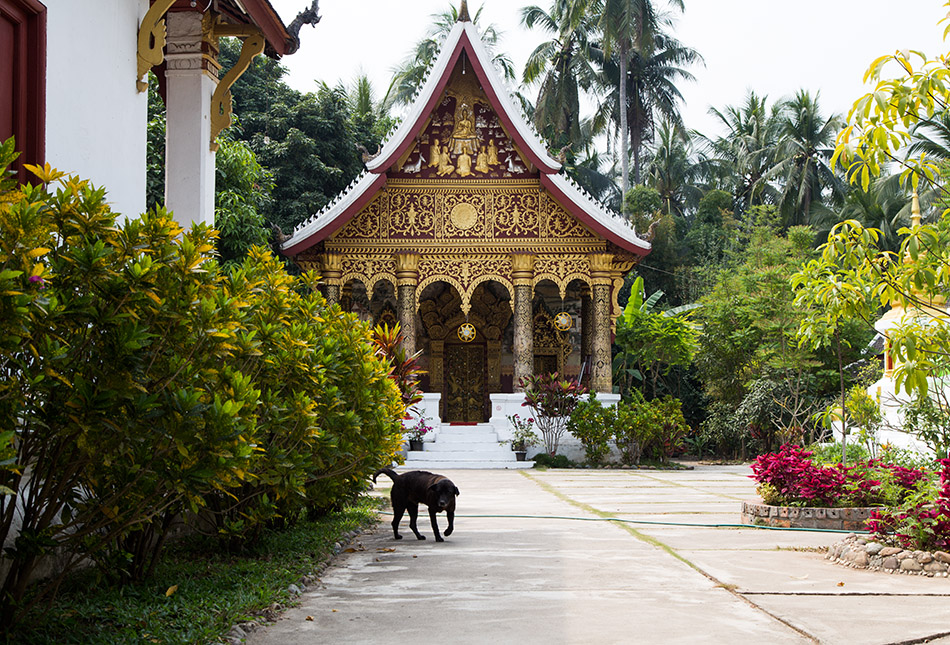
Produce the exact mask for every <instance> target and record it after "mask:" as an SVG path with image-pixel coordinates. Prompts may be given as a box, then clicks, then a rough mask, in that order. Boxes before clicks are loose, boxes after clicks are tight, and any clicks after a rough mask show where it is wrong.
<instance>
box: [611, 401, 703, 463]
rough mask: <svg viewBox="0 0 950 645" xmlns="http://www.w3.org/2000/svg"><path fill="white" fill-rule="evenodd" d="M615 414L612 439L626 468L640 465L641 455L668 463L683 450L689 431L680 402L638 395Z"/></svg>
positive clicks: (618, 408)
mask: <svg viewBox="0 0 950 645" xmlns="http://www.w3.org/2000/svg"><path fill="white" fill-rule="evenodd" d="M616 415H617V420H616V423H615V425H614V439H615V441H616V443H617V449H618V450H619V451H620V461H621V462H622V463H624V464H627V465H634V464H637V463H639V462H640V458H641V456H645V457H648V458H650V459H655V460H657V461H667V460H668V459H669V458H670V456H672V454H673V453H674V452H677V451H679V450H681V449H682V447H683V445H684V439H685V437H686V433H687V432H689V426H688V425H687V424H686V420H685V419H684V418H683V412H682V409H681V406H680V402H679V400H677V399H674V398H673V397H671V396H665V397H663V398H662V399H653V400H652V401H644V400H643V398H642V397H640V396H639V394H638V395H637V396H636V397H634V398H632V399H631V400H630V401H629V402H626V403H621V404H619V405H618V406H617V412H616Z"/></svg>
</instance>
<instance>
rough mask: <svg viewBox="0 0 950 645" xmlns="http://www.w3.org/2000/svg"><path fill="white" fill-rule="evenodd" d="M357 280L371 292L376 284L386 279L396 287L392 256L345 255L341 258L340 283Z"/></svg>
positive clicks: (394, 263) (394, 264)
mask: <svg viewBox="0 0 950 645" xmlns="http://www.w3.org/2000/svg"><path fill="white" fill-rule="evenodd" d="M351 280H359V281H360V282H362V283H363V285H364V286H365V287H366V293H368V294H370V295H371V294H372V293H373V289H375V287H376V284H377V283H379V282H380V281H381V280H386V281H387V282H389V283H390V284H392V286H393V288H396V284H397V280H396V262H395V260H394V259H393V258H392V256H389V257H387V256H362V257H359V256H346V257H344V259H343V267H342V279H341V283H342V284H344V285H346V284H347V283H348V282H350V281H351Z"/></svg>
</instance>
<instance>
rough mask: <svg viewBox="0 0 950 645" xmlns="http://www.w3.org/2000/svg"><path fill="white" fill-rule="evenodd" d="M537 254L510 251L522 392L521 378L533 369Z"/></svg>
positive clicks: (517, 369) (516, 386) (516, 369)
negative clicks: (534, 284)
mask: <svg viewBox="0 0 950 645" xmlns="http://www.w3.org/2000/svg"><path fill="white" fill-rule="evenodd" d="M534 262H535V256H534V255H532V254H530V253H512V254H511V281H512V283H513V284H514V288H515V294H514V296H515V312H514V313H515V330H514V332H515V333H514V343H513V345H514V346H513V347H512V351H513V353H514V362H515V364H514V390H515V392H523V391H524V388H523V387H521V385H520V383H521V379H522V378H524V377H526V376H531V375H532V374H533V373H534V325H533V324H532V323H533V320H532V316H531V300H532V297H533V292H534V287H533V286H532V281H533V279H534Z"/></svg>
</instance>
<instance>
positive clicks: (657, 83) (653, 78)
mask: <svg viewBox="0 0 950 645" xmlns="http://www.w3.org/2000/svg"><path fill="white" fill-rule="evenodd" d="M668 2H669V4H670V5H672V6H673V7H674V8H677V9H679V10H680V11H682V10H683V8H684V5H683V0H668ZM598 8H599V9H600V15H601V18H600V27H601V29H602V31H603V50H604V54H605V56H604V67H605V69H604V71H605V77H606V78H607V79H609V81H610V85H611V86H612V87H614V88H616V90H617V94H616V100H615V101H614V102H613V103H615V104H616V105H617V106H618V107H617V116H618V117H619V118H618V120H617V121H618V123H619V134H620V171H621V187H622V190H623V193H624V194H626V192H627V185H628V182H629V179H628V177H629V157H630V150H631V149H632V150H633V154H634V181H635V182H636V183H639V182H640V166H639V154H640V148H641V146H642V145H643V142H644V140H645V136H646V135H648V133H649V130H650V128H652V125H653V117H654V113H655V111H658V112H660V113H662V114H663V116H664V117H666V118H668V119H670V120H673V121H677V120H678V119H679V115H678V113H677V111H676V109H675V108H676V103H677V102H678V101H680V100H682V96H681V95H680V93H679V91H678V90H676V87H675V85H674V83H673V81H674V79H683V78H691V75H690V74H689V73H688V72H686V71H685V70H682V69H680V68H679V67H677V66H678V65H682V64H686V63H688V62H694V61H697V60H701V58H700V57H699V54H698V53H697V52H695V51H694V50H692V49H689V48H686V47H683V46H682V45H681V44H680V43H679V42H678V41H676V40H675V39H673V38H671V37H669V36H667V35H665V34H664V33H663V32H662V29H663V27H665V26H669V25H670V23H671V19H670V17H669V16H668V15H665V14H660V13H658V12H657V11H656V9H655V8H654V6H653V4H652V3H651V2H650V0H602V4H601V5H600V6H599V7H598ZM611 64H615V65H616V69H615V71H613V73H611V71H610V70H609V67H610V66H611ZM631 72H632V73H631ZM622 81H625V82H622ZM630 94H633V96H632V97H631V96H629V95H630ZM628 121H629V122H628ZM628 141H629V145H628Z"/></svg>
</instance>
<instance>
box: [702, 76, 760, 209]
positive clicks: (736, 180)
mask: <svg viewBox="0 0 950 645" xmlns="http://www.w3.org/2000/svg"><path fill="white" fill-rule="evenodd" d="M709 113H710V114H711V115H712V116H713V117H715V118H716V121H718V123H719V125H720V126H721V127H722V128H723V133H722V135H720V136H718V137H716V138H711V137H707V136H704V135H699V141H700V144H701V152H700V156H701V161H700V168H701V170H702V173H703V175H704V177H705V179H706V182H707V186H708V187H709V188H718V189H721V190H727V191H729V192H731V193H732V195H733V202H734V206H735V210H736V212H737V213H741V212H742V211H745V210H746V209H748V208H750V207H752V206H754V205H756V204H764V203H774V202H775V201H776V197H777V196H776V194H775V192H776V191H775V190H774V188H773V187H772V185H771V184H769V182H768V181H767V180H766V175H767V173H768V171H769V169H770V168H771V167H772V164H773V159H774V157H775V151H776V147H777V146H778V140H779V106H777V105H773V106H772V107H771V108H769V107H768V100H767V98H766V97H765V96H762V97H760V96H758V95H757V94H756V93H755V92H752V91H750V92H749V93H748V95H746V98H745V101H744V102H743V103H742V104H741V105H738V106H732V105H730V106H726V107H725V108H723V109H722V110H719V109H717V108H710V109H709Z"/></svg>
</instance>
